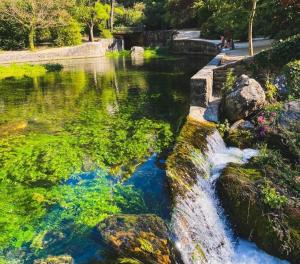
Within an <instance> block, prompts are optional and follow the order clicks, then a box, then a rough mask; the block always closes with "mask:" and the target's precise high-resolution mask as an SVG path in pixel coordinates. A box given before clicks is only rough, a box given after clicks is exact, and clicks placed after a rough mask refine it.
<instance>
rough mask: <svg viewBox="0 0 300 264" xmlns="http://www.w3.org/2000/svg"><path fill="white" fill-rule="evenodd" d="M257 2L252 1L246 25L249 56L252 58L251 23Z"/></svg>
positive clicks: (255, 0)
mask: <svg viewBox="0 0 300 264" xmlns="http://www.w3.org/2000/svg"><path fill="white" fill-rule="evenodd" d="M257 1H258V0H252V9H251V13H250V17H249V25H248V42H249V44H248V46H249V50H248V52H249V55H250V56H253V55H254V50H253V21H254V17H255V13H256V5H257Z"/></svg>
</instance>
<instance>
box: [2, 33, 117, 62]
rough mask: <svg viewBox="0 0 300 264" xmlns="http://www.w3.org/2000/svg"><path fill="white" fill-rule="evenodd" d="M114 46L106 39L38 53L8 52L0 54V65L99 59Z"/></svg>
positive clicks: (111, 41)
mask: <svg viewBox="0 0 300 264" xmlns="http://www.w3.org/2000/svg"><path fill="white" fill-rule="evenodd" d="M115 45H116V44H114V41H113V40H112V39H107V40H101V41H99V42H93V43H85V44H82V45H79V46H73V47H63V48H50V49H45V50H40V51H8V52H4V53H3V54H0V63H14V62H31V61H50V60H61V59H69V58H93V57H101V56H104V55H105V52H106V51H107V50H109V49H113V48H114V47H115Z"/></svg>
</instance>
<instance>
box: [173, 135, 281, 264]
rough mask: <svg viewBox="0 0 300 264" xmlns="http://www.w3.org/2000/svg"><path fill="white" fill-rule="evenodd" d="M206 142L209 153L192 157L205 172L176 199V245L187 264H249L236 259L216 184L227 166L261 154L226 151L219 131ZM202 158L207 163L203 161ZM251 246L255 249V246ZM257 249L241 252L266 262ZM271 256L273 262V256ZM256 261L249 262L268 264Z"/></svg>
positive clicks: (233, 244)
mask: <svg viewBox="0 0 300 264" xmlns="http://www.w3.org/2000/svg"><path fill="white" fill-rule="evenodd" d="M206 140H207V150H206V151H205V153H204V155H203V154H201V153H196V154H193V155H198V157H193V160H196V161H194V165H195V166H196V167H197V169H198V170H197V171H204V172H205V173H204V174H203V175H197V183H196V184H195V185H194V186H192V187H191V188H190V189H189V190H188V191H187V193H186V195H185V196H184V197H181V196H177V197H176V198H175V205H174V211H173V214H172V229H173V231H174V233H175V236H176V241H177V242H176V245H177V247H178V250H179V251H180V252H181V255H182V259H183V262H184V263H185V264H201V263H211V264H218V263H222V264H227V263H234V264H235V263H247V262H240V261H239V260H237V258H236V254H237V253H236V252H237V251H238V250H237V249H236V247H235V243H234V242H233V235H232V233H231V230H230V227H229V225H228V224H227V223H226V217H225V216H224V212H223V210H222V208H221V207H220V205H219V200H218V198H217V197H216V193H215V181H216V179H217V178H218V177H219V176H220V173H221V170H222V169H224V168H225V167H226V165H227V164H228V163H231V162H232V163H240V164H243V163H245V162H247V161H248V160H249V159H250V158H251V157H253V156H255V155H257V154H258V152H257V151H256V150H252V149H245V150H240V149H238V148H227V147H226V145H225V143H224V141H223V139H222V137H221V135H220V134H219V133H218V132H217V131H215V132H214V133H212V134H211V135H209V136H207V138H206ZM203 159H204V160H205V162H202V161H203ZM197 160H199V161H201V162H197ZM207 176H208V177H207ZM242 243H243V248H244V247H245V245H246V244H245V243H247V242H243V241H242ZM249 244H251V243H249ZM251 246H252V247H253V244H251ZM254 247H255V250H254V249H253V250H252V251H251V248H250V247H249V246H248V247H247V248H246V249H243V248H242V249H241V248H239V250H240V251H242V250H244V251H247V250H250V251H251V252H252V253H253V252H254V251H255V253H253V254H254V255H255V258H256V259H257V258H258V259H259V260H263V259H265V258H260V257H257V255H259V254H262V256H264V257H265V256H266V255H267V254H265V253H264V252H259V250H258V249H257V248H256V246H255V245H254ZM247 253H248V251H247ZM238 254H240V255H243V252H238ZM248 254H249V253H248ZM244 255H246V254H244ZM268 257H269V258H272V259H273V257H271V256H268ZM256 259H255V261H254V262H251V258H248V259H247V260H248V261H249V262H248V263H266V262H256ZM268 260H269V259H268ZM267 263H277V262H273V261H272V262H267Z"/></svg>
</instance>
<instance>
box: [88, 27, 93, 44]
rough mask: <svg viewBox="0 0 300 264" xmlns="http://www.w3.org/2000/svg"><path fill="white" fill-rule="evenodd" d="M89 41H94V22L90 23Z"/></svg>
mask: <svg viewBox="0 0 300 264" xmlns="http://www.w3.org/2000/svg"><path fill="white" fill-rule="evenodd" d="M89 30H90V31H89V41H90V42H94V24H90V25H89Z"/></svg>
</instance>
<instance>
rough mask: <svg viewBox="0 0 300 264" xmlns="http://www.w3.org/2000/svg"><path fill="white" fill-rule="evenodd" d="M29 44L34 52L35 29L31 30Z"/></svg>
mask: <svg viewBox="0 0 300 264" xmlns="http://www.w3.org/2000/svg"><path fill="white" fill-rule="evenodd" d="M28 43H29V49H30V50H34V29H33V28H31V29H30V30H29V35H28Z"/></svg>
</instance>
